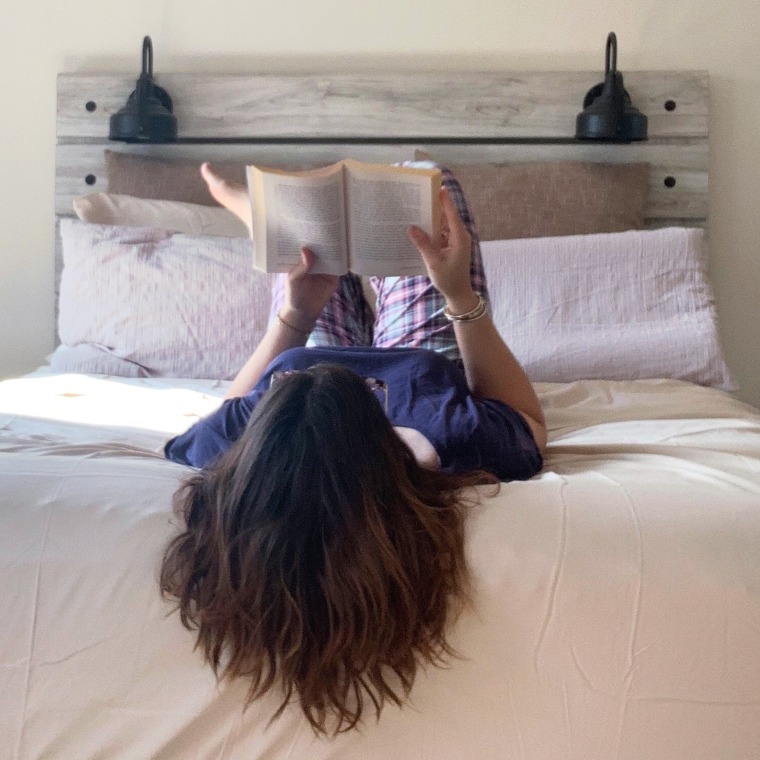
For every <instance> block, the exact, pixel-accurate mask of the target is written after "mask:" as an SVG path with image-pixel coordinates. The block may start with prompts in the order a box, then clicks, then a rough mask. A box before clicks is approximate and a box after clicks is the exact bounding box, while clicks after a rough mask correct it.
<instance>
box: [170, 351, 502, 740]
mask: <svg viewBox="0 0 760 760" xmlns="http://www.w3.org/2000/svg"><path fill="white" fill-rule="evenodd" d="M483 482H491V483H493V482H494V478H492V477H490V476H488V475H486V474H484V473H472V474H467V475H456V476H455V475H451V474H446V473H441V472H433V471H430V470H426V469H423V468H421V467H420V466H419V465H418V464H417V462H416V460H415V458H414V456H413V454H412V453H411V451H410V450H409V449H408V448H407V447H406V445H405V444H404V443H402V441H401V440H400V439H399V437H398V436H397V435H396V433H395V432H394V430H393V428H392V426H391V424H390V423H389V421H388V419H387V417H386V416H385V414H384V412H383V410H382V408H381V406H380V404H379V403H378V401H377V399H376V398H375V397H374V396H373V394H372V392H371V391H370V390H369V389H368V387H367V385H366V384H365V382H364V381H363V380H362V379H361V378H360V377H358V376H357V375H356V374H354V373H353V372H351V371H350V370H348V369H346V368H344V367H340V366H336V365H318V366H315V367H312V368H311V369H309V370H306V371H304V372H299V373H295V374H293V375H291V376H288V377H286V378H284V379H283V380H282V381H281V382H280V383H278V384H276V385H275V386H274V387H273V388H272V389H271V390H270V391H269V392H268V393H267V394H266V396H265V397H264V398H263V399H262V401H261V402H260V403H259V405H258V406H257V407H256V409H255V410H254V413H253V415H252V418H251V420H250V422H249V423H248V426H247V427H246V429H245V431H244V433H243V435H242V437H241V438H240V439H239V440H238V442H237V443H236V444H235V445H234V446H233V448H232V449H231V450H230V451H229V452H227V453H226V454H225V455H224V456H222V457H221V458H220V459H219V460H218V461H217V462H216V463H215V464H214V465H213V466H212V467H210V468H208V469H206V470H203V471H201V472H198V473H197V474H195V475H194V476H193V477H191V478H190V479H189V480H188V481H187V482H186V483H185V484H184V485H183V486H182V487H181V488H180V490H178V491H177V493H176V495H175V499H174V506H175V510H177V511H178V513H179V514H180V515H181V516H182V517H183V518H184V520H185V523H186V526H187V527H186V530H185V531H184V532H183V533H181V534H180V535H179V536H177V537H176V538H175V539H174V540H173V541H172V542H171V543H170V544H169V546H168V548H167V550H166V553H165V556H164V559H163V565H162V568H161V589H162V591H163V593H164V594H165V595H168V596H171V597H175V598H176V599H178V607H179V611H180V617H181V620H182V623H183V624H184V625H185V626H186V627H187V628H188V629H191V630H197V632H198V635H197V645H198V646H199V647H200V649H201V650H202V652H203V654H204V656H205V658H206V659H207V660H208V662H209V663H210V664H211V666H212V667H213V668H214V671H215V673H216V675H217V677H218V678H229V679H231V678H238V677H244V678H249V679H250V688H249V691H248V702H249V703H250V702H251V701H253V700H254V699H257V698H259V697H261V696H262V695H263V694H265V693H266V692H268V691H270V690H271V689H273V688H281V689H282V690H283V693H284V699H283V701H282V703H281V704H280V707H279V709H278V710H277V712H276V713H275V717H276V716H277V715H279V714H280V713H281V712H282V711H283V710H284V709H285V707H286V705H287V704H288V702H289V701H290V700H291V698H293V697H294V696H295V697H296V698H297V699H298V701H299V702H300V706H301V709H302V710H303V712H304V714H305V715H306V717H307V719H308V720H309V722H310V723H311V725H312V727H313V728H314V730H315V731H316V732H323V733H333V732H338V731H346V730H349V729H351V728H353V727H355V726H356V725H357V723H358V722H359V720H360V719H361V717H362V714H363V711H364V708H365V706H368V705H369V703H371V705H372V707H374V710H375V712H376V714H377V716H379V715H380V712H381V710H382V707H383V704H384V703H385V701H386V700H388V701H390V702H392V703H395V704H397V705H400V704H401V703H402V701H403V700H404V698H405V697H406V696H408V694H409V691H410V690H411V688H412V684H413V682H414V678H415V674H416V672H417V666H418V664H419V663H421V662H422V663H424V662H429V663H434V664H435V663H440V662H442V661H443V660H444V659H445V658H446V657H447V656H451V655H453V654H455V653H454V652H453V650H452V649H451V647H450V646H449V644H448V642H447V639H446V628H447V623H448V622H449V618H450V617H451V615H450V613H451V611H452V609H453V608H452V603H453V602H455V601H456V600H460V601H461V600H463V599H464V598H466V578H467V573H466V565H465V555H464V528H463V519H464V513H463V507H464V506H465V504H466V503H467V502H466V500H465V498H464V496H463V493H462V491H461V490H460V489H462V488H463V487H467V486H473V485H475V484H478V483H483ZM469 493H470V494H472V497H471V498H473V499H474V498H476V495H475V492H474V491H472V490H471V489H470V490H469Z"/></svg>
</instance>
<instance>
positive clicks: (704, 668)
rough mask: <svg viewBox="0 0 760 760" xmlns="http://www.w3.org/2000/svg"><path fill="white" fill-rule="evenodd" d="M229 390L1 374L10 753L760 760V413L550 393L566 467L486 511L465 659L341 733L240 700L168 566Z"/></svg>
mask: <svg viewBox="0 0 760 760" xmlns="http://www.w3.org/2000/svg"><path fill="white" fill-rule="evenodd" d="M223 391H224V384H213V383H209V382H197V381H185V382H177V381H167V380H125V379H106V378H99V377H93V376H80V375H52V374H50V373H47V372H44V371H43V372H39V373H36V374H35V375H33V376H30V377H27V378H22V379H19V380H11V381H6V382H4V383H0V757H1V758H6V757H7V758H24V759H26V758H65V759H66V760H72V759H79V758H108V760H118V759H120V758H125V759H129V760H132V759H139V758H203V759H206V758H209V759H210V758H214V759H216V758H225V759H229V758H235V759H236V758H246V760H250V759H251V758H262V759H263V758H266V759H267V760H268V759H269V758H308V759H309V760H319V759H320V758H332V759H337V758H362V759H365V758H366V759H367V760H371V759H373V758H402V759H403V758H415V760H417V759H422V758H425V759H427V758H430V759H431V760H432V759H433V758H435V759H436V760H449V759H451V760H454V759H456V760H462V759H463V758H475V759H478V760H479V759H480V758H483V759H484V760H486V759H489V760H490V758H493V759H494V760H496V759H498V760H504V759H505V758H523V759H525V760H575V759H576V758H577V759H578V760H581V759H582V760H596V759H597V758H598V759H599V760H610V759H611V758H619V759H621V760H622V759H630V760H644V759H649V758H657V759H658V760H674V759H676V758H678V759H681V758H683V759H684V760H686V759H687V758H688V760H699V759H701V758H704V759H705V760H722V759H725V760H728V759H729V758H731V759H732V760H734V759H737V758H746V759H747V760H749V759H750V758H758V757H760V415H758V414H757V413H756V412H755V411H754V410H752V409H751V408H749V407H746V406H744V405H742V404H740V403H738V402H737V401H735V400H734V399H732V398H731V397H730V396H728V395H727V394H725V393H723V392H720V391H715V390H708V389H705V388H701V387H698V386H694V385H690V384H687V383H683V382H678V381H636V382H605V381H586V382H577V383H571V384H566V385H564V384H563V385H548V384H546V385H539V392H540V396H541V398H542V401H543V403H544V405H545V408H546V410H547V417H548V423H549V427H550V430H551V433H550V440H551V444H550V448H549V453H548V456H547V461H546V467H545V470H544V472H543V473H542V474H541V475H540V476H539V477H537V478H535V479H533V480H532V481H529V482H526V483H510V484H506V485H504V486H502V488H501V491H500V493H499V494H498V495H497V496H494V497H487V498H484V500H483V502H482V504H481V505H480V506H478V507H476V508H475V509H473V512H472V515H471V518H470V520H469V523H468V536H467V545H468V556H469V560H470V564H471V567H472V572H473V576H474V578H475V596H474V605H473V607H472V608H471V609H469V610H467V611H466V612H465V613H464V614H462V615H461V617H460V618H459V619H458V621H457V622H456V623H455V624H454V626H453V628H452V641H453V643H454V645H455V646H456V647H457V649H458V650H459V652H460V654H461V659H459V660H456V661H454V662H453V663H452V664H451V667H449V668H447V669H438V668H435V669H430V670H429V671H428V672H426V673H422V674H420V676H419V678H418V681H417V683H416V685H415V687H414V690H413V694H412V700H411V702H410V703H409V704H407V705H406V706H404V708H403V709H396V708H386V710H385V711H384V713H383V715H382V718H381V720H380V722H379V723H377V724H375V723H374V722H372V721H369V722H368V723H367V725H366V726H364V727H363V728H362V729H361V731H356V732H352V733H349V734H346V735H342V736H340V737H338V738H337V739H335V740H332V741H326V740H323V739H315V738H314V737H313V736H312V734H311V733H310V731H309V729H308V727H307V725H306V723H305V721H304V720H303V719H302V718H301V716H300V714H299V712H298V710H297V709H295V708H294V709H292V710H288V711H287V712H286V713H285V714H284V716H283V717H282V718H281V719H280V720H278V721H277V722H275V723H274V724H272V725H271V726H269V727H268V728H267V721H268V718H269V716H270V714H271V712H272V709H273V707H274V706H275V705H276V703H277V701H276V699H275V698H274V697H273V698H266V699H264V700H261V701H259V702H257V703H254V705H253V706H252V707H251V708H250V709H249V710H248V711H247V712H245V713H242V712H241V704H242V696H243V692H244V684H241V683H233V684H223V685H221V686H217V685H216V684H215V682H214V678H213V676H212V675H211V673H210V670H209V669H208V668H207V667H206V666H205V665H204V664H203V662H202V661H201V659H200V657H199V655H198V654H197V653H195V652H194V651H193V636H192V634H191V633H189V632H188V631H186V630H184V629H183V628H182V626H181V625H180V623H179V620H178V617H177V615H176V614H172V607H171V604H170V603H168V602H165V601H163V600H162V599H161V598H160V595H159V593H158V589H157V568H158V565H159V562H160V558H161V554H162V550H163V547H164V546H165V544H166V541H167V540H168V538H169V537H170V536H171V535H172V533H173V532H174V531H175V530H176V525H175V524H173V522H172V519H171V516H170V511H169V502H170V498H171V494H172V492H173V491H174V489H175V488H176V486H177V484H178V482H179V481H180V480H181V478H182V477H183V475H185V474H186V473H187V470H186V469H185V468H183V467H181V466H179V465H176V464H173V463H170V462H167V461H165V460H164V459H163V458H162V456H161V454H160V451H161V446H162V444H163V442H164V441H165V440H166V439H167V438H168V437H169V436H170V435H172V434H175V433H177V432H179V431H180V430H182V429H184V428H186V427H187V426H188V425H189V424H190V423H191V422H192V421H193V420H195V419H196V418H197V417H198V416H199V415H202V414H205V413H207V412H208V411H210V410H211V409H212V408H214V406H215V405H216V404H218V403H219V398H220V396H221V395H222V394H223Z"/></svg>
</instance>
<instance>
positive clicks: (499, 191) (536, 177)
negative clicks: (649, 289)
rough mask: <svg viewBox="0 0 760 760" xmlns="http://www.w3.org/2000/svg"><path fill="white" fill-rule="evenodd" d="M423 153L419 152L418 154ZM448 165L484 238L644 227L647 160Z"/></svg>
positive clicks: (498, 238) (647, 177)
mask: <svg viewBox="0 0 760 760" xmlns="http://www.w3.org/2000/svg"><path fill="white" fill-rule="evenodd" d="M425 156H426V154H425V153H424V152H423V151H416V152H415V157H416V158H419V159H424V158H425ZM447 166H448V168H449V169H450V170H451V172H452V173H453V174H454V176H455V177H456V178H457V180H458V181H459V183H460V184H461V185H462V190H463V191H464V194H465V197H466V198H467V203H468V206H469V208H470V211H471V212H472V215H473V217H474V218H475V223H476V224H477V227H478V234H479V236H480V239H481V240H508V239H511V238H530V237H550V236H565V235H586V234H592V233H598V232H622V231H624V230H638V229H642V228H643V227H644V212H645V207H646V202H647V195H648V192H649V164H642V163H639V164H603V163H595V162H591V161H586V162H584V161H546V162H543V161H539V162H534V163H516V164H462V165H448V164H447Z"/></svg>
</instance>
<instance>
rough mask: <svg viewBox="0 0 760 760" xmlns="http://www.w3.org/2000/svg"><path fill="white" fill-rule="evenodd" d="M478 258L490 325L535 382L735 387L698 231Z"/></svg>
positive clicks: (493, 245) (508, 244)
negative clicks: (665, 381) (650, 381)
mask: <svg viewBox="0 0 760 760" xmlns="http://www.w3.org/2000/svg"><path fill="white" fill-rule="evenodd" d="M481 249H482V253H483V264H484V268H485V272H486V277H487V281H488V290H489V294H490V296H491V307H492V313H493V318H494V322H495V324H496V327H497V329H498V330H499V332H500V333H501V335H502V336H503V337H504V339H505V341H506V342H507V344H508V345H509V346H510V348H511V349H512V351H513V352H514V353H515V355H516V356H517V358H518V359H519V360H520V362H521V363H522V365H523V367H524V368H525V370H526V372H527V374H528V376H529V377H530V378H531V380H533V381H546V382H570V381H573V380H579V379H590V378H598V379H606V380H636V379H643V378H674V379H678V380H688V381H691V382H694V383H699V384H701V385H707V386H711V387H715V388H723V389H727V390H730V389H733V388H734V387H735V386H734V385H733V384H732V382H731V378H730V376H729V372H728V368H727V367H726V363H725V361H724V359H723V355H722V352H721V348H720V345H719V342H718V334H717V328H716V316H715V307H714V303H713V295H712V290H711V287H710V284H709V282H708V280H707V277H706V275H705V272H704V270H703V262H704V261H705V232H704V230H702V229H687V228H680V227H671V228H665V229H660V230H650V231H630V232H622V233H615V234H600V235H576V236H571V237H553V238H533V239H523V240H500V241H490V242H485V243H483V244H482V245H481Z"/></svg>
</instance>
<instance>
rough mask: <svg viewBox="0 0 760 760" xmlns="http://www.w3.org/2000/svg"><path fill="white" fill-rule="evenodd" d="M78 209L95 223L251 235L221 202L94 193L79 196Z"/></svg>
mask: <svg viewBox="0 0 760 760" xmlns="http://www.w3.org/2000/svg"><path fill="white" fill-rule="evenodd" d="M74 211H75V212H76V215H77V216H78V217H79V218H80V219H81V220H82V221H84V222H91V223H93V224H116V225H121V226H126V227H154V228H157V229H164V230H169V231H170V232H184V233H186V234H188V235H220V236H221V237H248V236H249V235H248V229H247V228H246V226H245V225H244V224H243V223H242V222H241V221H240V220H239V219H238V218H237V217H236V216H235V215H234V214H232V213H231V212H230V211H227V209H226V208H222V207H221V206H203V205H201V204H199V203H181V202H179V201H157V200H151V199H146V198H135V197H134V196H132V195H109V194H107V193H92V194H91V195H84V196H82V197H81V198H76V199H75V200H74Z"/></svg>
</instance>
